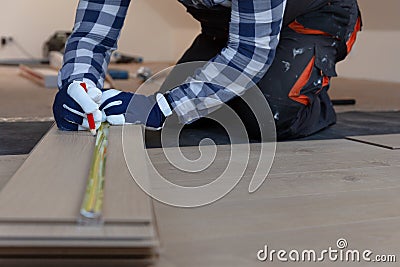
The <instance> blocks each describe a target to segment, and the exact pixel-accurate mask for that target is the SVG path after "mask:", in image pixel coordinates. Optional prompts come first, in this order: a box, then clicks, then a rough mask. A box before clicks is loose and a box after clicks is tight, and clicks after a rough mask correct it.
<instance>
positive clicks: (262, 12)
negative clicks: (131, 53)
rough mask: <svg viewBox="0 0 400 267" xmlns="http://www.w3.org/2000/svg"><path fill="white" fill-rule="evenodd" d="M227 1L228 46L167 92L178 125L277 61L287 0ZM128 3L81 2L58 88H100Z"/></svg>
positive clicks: (203, 0) (213, 107) (199, 0)
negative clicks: (81, 84) (82, 84)
mask: <svg viewBox="0 0 400 267" xmlns="http://www.w3.org/2000/svg"><path fill="white" fill-rule="evenodd" d="M185 1H187V0H185ZM189 1H195V2H196V4H199V3H200V4H202V3H209V4H210V3H211V4H210V5H211V7H210V8H212V6H213V3H214V5H215V4H218V3H220V2H221V3H222V2H224V5H226V1H220V0H189ZM231 2H232V3H231V6H232V13H231V23H230V28H229V41H228V43H227V45H226V47H225V48H224V49H223V50H222V51H221V52H220V53H219V54H218V55H217V56H216V57H214V58H213V59H211V60H210V61H209V62H208V63H207V64H206V65H205V66H204V67H203V68H201V69H200V70H199V71H196V74H195V75H193V77H189V78H188V79H187V80H186V82H185V83H184V84H182V85H181V86H179V87H177V88H174V89H172V90H171V91H170V92H169V93H168V100H169V102H170V105H171V106H172V107H173V108H174V111H175V112H176V113H177V115H178V117H179V119H180V121H181V122H182V123H189V122H192V121H194V120H196V119H198V118H201V117H203V116H206V115H207V114H209V113H210V112H212V111H214V110H216V109H217V108H218V107H220V106H221V105H222V104H223V103H225V102H227V101H229V100H230V99H232V98H233V97H235V96H236V95H241V94H243V93H244V92H245V91H246V90H247V89H248V88H249V87H250V86H249V83H248V82H243V81H246V80H247V81H250V80H251V81H252V82H254V83H257V82H258V81H259V80H260V79H261V78H262V77H263V76H264V75H265V73H266V72H267V70H268V68H269V67H270V66H271V64H272V61H273V59H274V57H275V51H276V47H277V45H278V41H279V34H280V30H281V27H282V21H283V15H284V10H285V6H286V0H232V1H231ZM129 3H130V0H80V1H79V5H78V10H77V15H76V21H75V26H74V30H73V33H72V35H71V36H70V38H69V40H68V42H67V45H66V49H65V56H64V65H63V68H62V69H61V71H60V75H59V86H60V88H62V87H64V86H66V85H67V84H69V83H71V82H72V81H75V80H79V81H85V82H88V83H90V84H92V85H94V86H97V87H98V88H102V87H103V84H104V77H105V73H106V70H107V66H108V63H109V61H110V56H111V53H112V51H114V50H115V49H116V48H117V40H118V38H119V35H120V31H121V28H122V26H123V23H124V19H125V16H126V13H127V9H128V7H129ZM207 7H208V6H207ZM233 69H234V70H235V71H234V72H232V71H231V70H233ZM243 75H245V76H246V77H243ZM244 78H245V79H244Z"/></svg>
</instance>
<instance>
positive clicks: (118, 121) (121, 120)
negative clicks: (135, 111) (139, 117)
mask: <svg viewBox="0 0 400 267" xmlns="http://www.w3.org/2000/svg"><path fill="white" fill-rule="evenodd" d="M107 121H108V122H109V123H110V124H111V125H124V124H125V115H123V114H120V115H110V116H107Z"/></svg>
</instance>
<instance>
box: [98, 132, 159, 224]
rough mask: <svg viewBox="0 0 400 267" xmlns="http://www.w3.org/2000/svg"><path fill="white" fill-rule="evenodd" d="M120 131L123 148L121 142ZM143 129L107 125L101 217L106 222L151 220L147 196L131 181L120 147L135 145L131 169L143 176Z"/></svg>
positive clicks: (122, 150)
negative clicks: (107, 140)
mask: <svg viewBox="0 0 400 267" xmlns="http://www.w3.org/2000/svg"><path fill="white" fill-rule="evenodd" d="M122 132H124V146H125V147H124V148H123V143H122ZM142 134H143V131H142V127H141V126H137V125H126V126H124V127H115V126H113V127H111V128H110V136H109V145H108V151H107V163H106V173H105V176H106V179H105V192H104V200H105V201H104V220H105V221H106V222H150V221H152V217H153V216H152V205H151V199H150V198H149V197H148V196H147V195H146V194H145V193H144V192H143V191H142V190H141V189H140V188H139V186H138V185H137V184H136V182H135V181H134V179H133V177H132V175H131V173H130V172H129V169H128V166H127V164H126V162H125V158H124V149H130V148H132V149H133V147H134V145H135V144H138V147H137V149H136V150H135V153H134V154H135V155H136V156H137V158H136V159H135V162H138V164H137V165H135V168H138V170H137V171H138V172H139V173H140V174H141V175H142V177H147V169H146V168H147V165H146V163H145V157H144V150H145V148H144V144H143V136H142Z"/></svg>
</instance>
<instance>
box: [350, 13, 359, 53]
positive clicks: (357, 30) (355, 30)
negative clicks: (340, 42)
mask: <svg viewBox="0 0 400 267" xmlns="http://www.w3.org/2000/svg"><path fill="white" fill-rule="evenodd" d="M360 30H361V18H360V17H358V19H357V23H356V25H355V26H354V31H353V33H352V34H351V36H350V39H349V40H348V41H347V43H346V46H347V54H348V53H350V51H351V49H352V48H353V45H354V43H355V42H356V39H357V33H358V32H359V31H360Z"/></svg>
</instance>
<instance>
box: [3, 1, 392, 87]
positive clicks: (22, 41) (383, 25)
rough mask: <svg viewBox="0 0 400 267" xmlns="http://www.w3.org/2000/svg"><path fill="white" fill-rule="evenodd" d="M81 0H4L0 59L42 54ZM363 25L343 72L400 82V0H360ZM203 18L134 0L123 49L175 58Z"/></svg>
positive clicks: (166, 4)
mask: <svg viewBox="0 0 400 267" xmlns="http://www.w3.org/2000/svg"><path fill="white" fill-rule="evenodd" d="M77 3H78V1H77V0H35V1H29V0H14V1H2V8H1V9H0V35H1V36H2V37H5V38H8V37H11V38H12V39H13V42H9V43H8V44H6V45H2V46H1V48H0V60H2V59H8V58H13V59H15V58H27V57H36V58H38V57H42V46H43V43H44V42H45V41H46V40H48V39H49V37H50V36H51V35H53V34H54V32H56V31H58V30H65V31H69V30H71V29H72V27H73V21H74V17H75V8H76V5H77ZM359 4H360V7H361V11H362V15H363V19H364V29H363V32H362V33H360V34H359V37H358V42H357V43H356V46H355V48H354V49H353V51H352V53H351V55H350V56H349V57H348V59H347V60H346V61H344V62H343V63H341V64H339V66H338V71H339V76H341V77H343V78H356V79H367V80H376V81H387V82H400V75H399V71H398V70H399V67H398V61H399V60H400V54H399V48H398V47H399V45H400V20H399V19H398V14H399V10H400V1H398V0H384V1H377V0H360V1H359ZM199 31H200V27H199V24H198V23H197V22H196V21H195V20H193V19H192V18H191V17H190V15H189V14H187V13H186V11H185V8H184V7H183V6H182V5H181V4H180V3H179V2H178V1H177V0H162V1H160V0H133V1H132V3H131V7H130V9H129V13H128V17H127V19H126V25H125V27H124V29H123V32H122V35H121V39H120V42H119V51H121V52H125V53H127V54H134V55H140V56H142V57H143V58H144V59H145V60H146V61H147V62H152V61H158V62H160V61H166V62H175V61H176V60H177V59H178V58H179V57H180V56H181V55H182V53H183V52H184V50H185V48H187V47H188V46H189V45H190V44H191V42H192V40H193V38H194V37H195V36H196V35H197V34H198V33H199Z"/></svg>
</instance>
